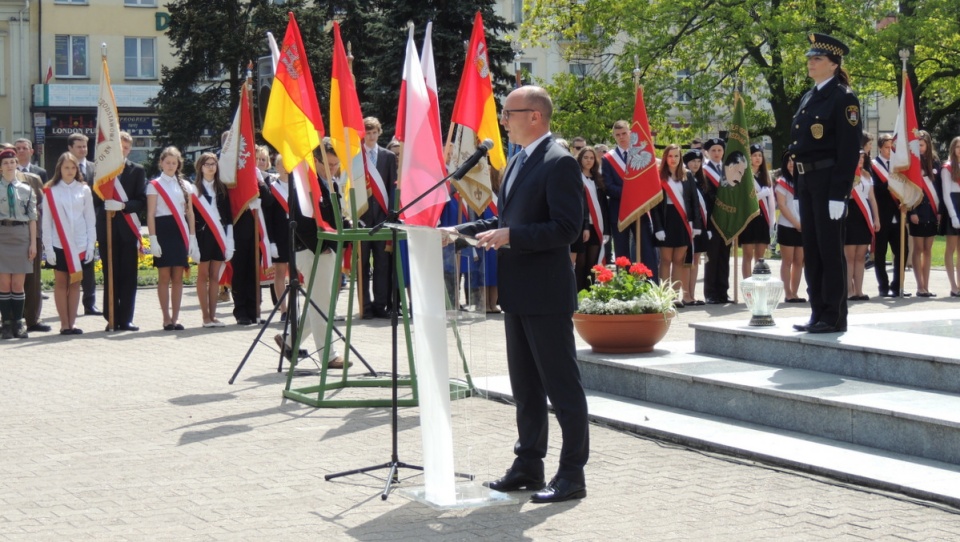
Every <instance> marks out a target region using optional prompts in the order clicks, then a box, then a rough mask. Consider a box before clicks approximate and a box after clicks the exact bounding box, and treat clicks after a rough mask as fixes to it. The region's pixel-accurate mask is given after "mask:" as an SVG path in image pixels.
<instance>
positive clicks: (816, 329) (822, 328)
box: [807, 322, 847, 333]
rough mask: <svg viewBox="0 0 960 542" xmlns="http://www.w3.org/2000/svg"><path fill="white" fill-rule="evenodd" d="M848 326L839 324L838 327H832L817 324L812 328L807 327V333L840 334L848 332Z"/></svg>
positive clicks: (825, 324) (820, 323)
mask: <svg viewBox="0 0 960 542" xmlns="http://www.w3.org/2000/svg"><path fill="white" fill-rule="evenodd" d="M846 330H847V325H846V324H839V325H836V326H831V325H830V324H828V323H826V322H817V323H816V324H813V325H812V326H809V327H807V333H840V332H841V331H846Z"/></svg>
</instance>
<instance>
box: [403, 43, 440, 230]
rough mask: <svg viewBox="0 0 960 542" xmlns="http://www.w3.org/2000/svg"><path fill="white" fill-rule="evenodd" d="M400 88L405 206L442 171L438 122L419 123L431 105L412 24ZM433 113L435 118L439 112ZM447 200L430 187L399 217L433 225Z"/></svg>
mask: <svg viewBox="0 0 960 542" xmlns="http://www.w3.org/2000/svg"><path fill="white" fill-rule="evenodd" d="M428 36H429V34H428ZM431 64H432V62H431ZM400 88H401V91H400V96H401V100H400V111H401V112H402V117H401V118H402V119H403V124H402V126H403V130H402V131H401V130H400V129H399V126H400V122H399V121H398V129H397V139H398V140H400V141H403V142H404V145H403V154H402V157H401V164H402V165H401V167H400V187H399V192H400V205H401V206H406V205H408V204H409V203H411V202H412V201H413V200H415V199H416V198H418V197H419V196H421V195H422V194H424V193H425V192H426V191H427V190H429V189H430V188H431V187H432V186H433V185H434V184H436V183H437V181H439V180H440V179H442V178H443V177H444V176H445V171H446V168H445V167H444V164H443V159H442V158H441V155H440V154H439V153H438V151H437V149H439V148H440V145H441V144H440V132H439V122H438V123H437V125H438V127H437V128H435V127H434V126H433V125H432V123H430V122H423V120H424V119H429V118H430V115H431V107H432V106H431V104H430V94H429V92H428V90H427V84H426V81H425V79H424V76H423V69H422V67H421V64H420V59H419V55H418V54H417V46H416V44H415V43H414V42H413V26H412V25H411V27H410V31H409V35H408V37H407V53H406V59H405V60H404V63H403V82H402V83H401V87H400ZM437 116H438V118H439V113H437ZM401 137H402V139H401ZM447 199H448V193H447V191H446V190H442V189H440V190H434V191H432V192H430V193H429V194H427V195H426V196H425V197H424V198H423V199H421V200H420V201H418V202H417V203H415V204H413V206H411V207H410V208H409V209H407V211H405V212H404V214H403V216H401V218H402V219H403V221H404V222H405V223H407V224H413V225H419V226H428V227H435V226H436V225H437V222H438V221H439V219H440V213H441V212H442V211H443V206H444V204H446V202H447Z"/></svg>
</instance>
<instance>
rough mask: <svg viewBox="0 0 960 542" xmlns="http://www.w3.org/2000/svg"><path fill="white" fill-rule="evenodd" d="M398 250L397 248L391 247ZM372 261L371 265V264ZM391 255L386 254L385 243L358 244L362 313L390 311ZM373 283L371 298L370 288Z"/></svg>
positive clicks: (366, 242)
mask: <svg viewBox="0 0 960 542" xmlns="http://www.w3.org/2000/svg"><path fill="white" fill-rule="evenodd" d="M393 248H394V250H398V248H397V247H393ZM371 260H372V264H371ZM392 264H393V254H392V253H390V252H387V242H386V241H365V242H363V243H360V276H361V287H362V288H363V312H364V314H366V313H368V312H369V311H373V312H374V313H381V314H383V313H385V312H387V311H389V310H390V307H391V306H392V303H391V302H390V301H391V299H390V281H391V280H392V278H391V276H390V273H391V269H393V265H392ZM371 282H372V283H373V284H372V285H373V292H372V294H373V295H372V297H371V291H370V286H371Z"/></svg>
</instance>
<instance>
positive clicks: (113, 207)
mask: <svg viewBox="0 0 960 542" xmlns="http://www.w3.org/2000/svg"><path fill="white" fill-rule="evenodd" d="M103 208H104V209H106V210H107V211H122V210H123V202H122V201H117V200H115V199H108V200H104V201H103Z"/></svg>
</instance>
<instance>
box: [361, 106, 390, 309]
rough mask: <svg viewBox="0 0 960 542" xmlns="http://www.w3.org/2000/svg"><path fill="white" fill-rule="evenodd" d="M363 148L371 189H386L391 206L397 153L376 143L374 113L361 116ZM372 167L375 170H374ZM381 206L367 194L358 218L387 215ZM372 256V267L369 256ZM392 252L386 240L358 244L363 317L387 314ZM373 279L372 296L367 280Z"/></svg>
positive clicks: (370, 222)
mask: <svg viewBox="0 0 960 542" xmlns="http://www.w3.org/2000/svg"><path fill="white" fill-rule="evenodd" d="M363 129H364V132H365V133H364V136H363V152H364V154H365V157H364V158H365V160H366V161H367V167H368V168H370V175H371V177H373V183H374V184H376V185H378V186H375V187H371V188H373V189H374V190H379V189H380V188H382V189H384V190H385V191H386V194H384V195H383V202H384V203H386V205H387V207H388V208H393V199H394V191H395V190H396V187H397V155H396V154H394V153H393V152H391V151H389V150H387V149H385V148H383V147H381V146H380V145H378V144H377V140H378V139H379V138H380V134H381V133H382V131H383V130H382V128H381V126H380V121H379V120H377V118H376V117H367V118H365V119H363ZM374 170H375V172H374ZM388 210H389V209H384V208H383V207H382V206H381V203H380V198H378V197H376V194H373V193H371V194H370V196H369V197H368V198H367V211H366V212H365V213H363V214H362V215H361V216H360V221H361V222H362V223H363V225H364V226H365V227H367V228H372V227H373V226H375V225H377V224H379V223H381V222H383V220H384V219H385V218H387V211H388ZM371 256H373V266H372V269H371V264H370V257H371ZM391 256H392V254H391V253H390V252H387V242H386V241H365V242H363V243H361V245H360V276H361V278H362V284H361V287H362V288H363V318H364V320H369V319H370V318H374V317H376V318H389V317H390V308H391V306H392V303H391V299H390V281H391V280H392V279H391V276H390V273H391V270H392V269H393V265H391V263H392V258H391ZM371 281H372V282H373V292H372V296H371V291H370V283H371Z"/></svg>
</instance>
